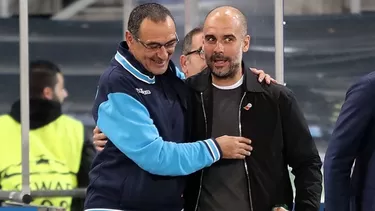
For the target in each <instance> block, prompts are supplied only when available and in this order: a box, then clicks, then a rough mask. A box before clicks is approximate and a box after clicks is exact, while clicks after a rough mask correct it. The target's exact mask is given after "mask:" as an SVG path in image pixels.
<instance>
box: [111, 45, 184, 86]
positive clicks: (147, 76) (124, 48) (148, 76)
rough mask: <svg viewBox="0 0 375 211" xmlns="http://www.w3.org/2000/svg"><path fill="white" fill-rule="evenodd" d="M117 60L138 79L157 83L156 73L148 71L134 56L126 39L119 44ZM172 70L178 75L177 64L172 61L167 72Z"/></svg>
mask: <svg viewBox="0 0 375 211" xmlns="http://www.w3.org/2000/svg"><path fill="white" fill-rule="evenodd" d="M115 60H116V61H117V62H118V63H119V64H120V65H121V66H122V67H123V68H124V69H125V70H126V71H128V72H129V73H131V74H132V75H133V76H134V77H135V78H137V79H138V80H140V81H143V82H145V83H148V84H154V83H155V75H154V74H152V73H151V72H149V71H147V69H146V68H145V67H144V66H143V65H142V64H141V63H140V62H139V61H138V60H137V59H136V58H135V57H134V56H133V54H132V53H131V52H130V51H129V46H128V44H127V43H126V42H125V41H122V42H121V43H120V44H119V46H118V48H117V53H116V55H115ZM170 71H171V72H173V73H174V74H175V75H177V73H176V71H177V70H176V66H175V65H174V64H173V62H172V61H170V62H169V65H168V70H167V71H166V73H168V72H170Z"/></svg>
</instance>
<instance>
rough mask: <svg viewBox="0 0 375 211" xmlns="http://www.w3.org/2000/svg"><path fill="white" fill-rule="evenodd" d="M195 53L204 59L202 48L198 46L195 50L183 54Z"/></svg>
mask: <svg viewBox="0 0 375 211" xmlns="http://www.w3.org/2000/svg"><path fill="white" fill-rule="evenodd" d="M195 53H196V54H198V55H199V56H200V57H201V58H202V59H204V50H203V48H202V47H200V48H198V49H197V50H194V51H189V52H187V53H186V54H185V56H189V55H191V54H195Z"/></svg>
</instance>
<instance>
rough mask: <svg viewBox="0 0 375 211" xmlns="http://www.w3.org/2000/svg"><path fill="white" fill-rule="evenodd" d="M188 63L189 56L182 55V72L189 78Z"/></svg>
mask: <svg viewBox="0 0 375 211" xmlns="http://www.w3.org/2000/svg"><path fill="white" fill-rule="evenodd" d="M187 62H188V59H187V56H185V55H181V56H180V66H181V71H182V72H183V73H184V74H185V76H187V74H188V68H187V64H186V63H187Z"/></svg>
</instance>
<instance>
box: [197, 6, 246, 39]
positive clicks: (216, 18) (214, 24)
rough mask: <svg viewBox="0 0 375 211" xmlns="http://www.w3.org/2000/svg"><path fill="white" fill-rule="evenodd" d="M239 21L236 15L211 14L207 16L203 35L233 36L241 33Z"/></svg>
mask: <svg viewBox="0 0 375 211" xmlns="http://www.w3.org/2000/svg"><path fill="white" fill-rule="evenodd" d="M241 30H242V26H241V21H240V19H239V17H238V15H237V14H231V13H229V14H228V13H224V14H223V13H219V12H217V13H213V14H211V15H209V16H208V17H207V18H206V20H205V22H204V27H203V32H204V34H205V35H206V34H213V33H216V34H235V33H238V32H241Z"/></svg>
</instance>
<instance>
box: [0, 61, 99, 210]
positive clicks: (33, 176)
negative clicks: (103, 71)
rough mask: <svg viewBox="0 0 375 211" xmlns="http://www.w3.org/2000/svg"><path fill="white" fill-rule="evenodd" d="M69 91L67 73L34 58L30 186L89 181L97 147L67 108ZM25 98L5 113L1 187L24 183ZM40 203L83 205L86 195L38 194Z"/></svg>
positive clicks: (16, 187)
mask: <svg viewBox="0 0 375 211" xmlns="http://www.w3.org/2000/svg"><path fill="white" fill-rule="evenodd" d="M67 96H68V93H67V91H66V89H65V87H64V76H63V74H62V73H61V71H60V69H59V67H57V65H55V64H53V63H51V62H49V61H43V60H38V61H32V62H31V63H30V135H29V137H30V188H31V190H32V191H35V190H56V191H58V190H68V189H74V188H78V187H82V188H85V187H87V185H88V172H89V169H90V165H91V162H92V159H93V157H94V155H95V149H94V147H93V145H92V141H91V139H90V136H88V135H87V133H86V131H85V129H84V125H83V124H82V123H81V122H80V121H78V120H75V119H73V118H71V117H69V116H67V115H64V114H63V113H62V111H61V105H62V103H63V102H64V99H65V98H66V97H67ZM20 121H21V111H20V100H17V101H16V102H14V103H13V105H12V107H11V110H10V112H9V114H6V115H2V116H0V125H1V127H0V135H1V137H3V139H1V140H0V142H1V145H2V146H7V147H1V148H0V160H1V162H0V188H1V189H2V190H4V191H11V190H20V189H21V183H22V181H21V177H22V171H21V125H20ZM32 204H35V205H45V206H55V207H64V208H66V209H67V210H68V211H82V210H83V200H81V199H72V197H54V198H43V197H41V198H35V200H34V201H33V202H32Z"/></svg>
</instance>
